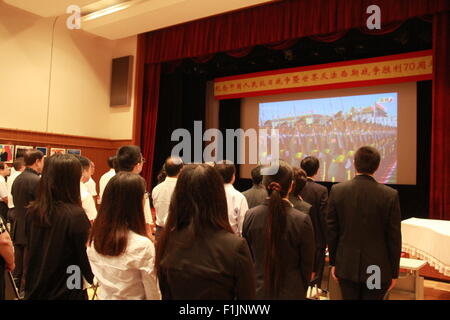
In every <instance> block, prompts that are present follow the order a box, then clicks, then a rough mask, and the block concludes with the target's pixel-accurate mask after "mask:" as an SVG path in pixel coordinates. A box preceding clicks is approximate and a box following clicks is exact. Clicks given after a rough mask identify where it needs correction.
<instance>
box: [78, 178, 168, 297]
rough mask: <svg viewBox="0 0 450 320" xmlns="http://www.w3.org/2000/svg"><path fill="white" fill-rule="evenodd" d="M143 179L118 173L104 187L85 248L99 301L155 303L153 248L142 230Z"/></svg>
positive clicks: (158, 295) (143, 222) (143, 227)
mask: <svg viewBox="0 0 450 320" xmlns="http://www.w3.org/2000/svg"><path fill="white" fill-rule="evenodd" d="M145 188H146V186H145V180H144V178H142V177H141V176H140V175H138V174H136V173H131V172H119V173H118V174H117V175H115V176H114V177H113V178H112V179H111V180H110V181H109V182H108V184H107V185H106V188H105V192H104V193H103V199H102V204H101V207H100V210H99V213H98V216H97V219H95V221H94V224H93V226H92V230H91V234H90V237H89V246H88V249H87V252H88V256H89V261H90V262H91V266H92V271H93V272H94V274H95V276H96V278H97V279H98V282H99V284H100V289H99V298H100V299H102V300H144V299H145V300H150V299H152V300H155V299H160V293H159V289H158V285H157V280H156V273H155V272H154V264H155V248H154V246H153V243H152V242H151V240H150V239H149V238H148V235H147V231H146V229H145V216H144V205H145Z"/></svg>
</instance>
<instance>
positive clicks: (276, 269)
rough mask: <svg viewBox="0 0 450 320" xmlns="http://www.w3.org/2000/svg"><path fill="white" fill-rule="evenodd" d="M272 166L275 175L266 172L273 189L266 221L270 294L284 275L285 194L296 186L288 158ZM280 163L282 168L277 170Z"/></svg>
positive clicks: (265, 181)
mask: <svg viewBox="0 0 450 320" xmlns="http://www.w3.org/2000/svg"><path fill="white" fill-rule="evenodd" d="M272 166H275V168H269V169H270V171H269V172H276V174H274V175H264V177H263V184H264V186H265V187H266V188H267V191H268V193H269V197H270V199H269V214H268V215H267V220H266V225H265V232H264V237H265V239H264V240H265V264H264V292H265V294H266V295H267V297H273V296H274V295H275V294H276V293H277V292H278V289H279V286H280V283H281V282H282V279H283V277H284V268H285V264H284V263H283V259H284V257H283V256H282V255H280V253H281V252H282V250H281V240H282V238H283V235H284V233H285V230H286V220H287V218H286V215H287V213H286V204H287V202H285V200H283V198H285V197H286V196H287V195H288V193H289V191H290V189H291V186H292V179H293V171H292V167H291V166H290V165H289V164H288V163H287V162H285V161H282V160H280V161H278V162H276V163H274V164H272ZM276 166H278V170H276V169H277V168H276Z"/></svg>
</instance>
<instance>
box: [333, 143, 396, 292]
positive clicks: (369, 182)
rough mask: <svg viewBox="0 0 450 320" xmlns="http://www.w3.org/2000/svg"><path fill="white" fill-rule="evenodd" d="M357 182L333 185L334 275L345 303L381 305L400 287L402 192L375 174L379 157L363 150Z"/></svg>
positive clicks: (373, 151)
mask: <svg viewBox="0 0 450 320" xmlns="http://www.w3.org/2000/svg"><path fill="white" fill-rule="evenodd" d="M354 164H355V168H356V172H357V175H356V177H355V178H353V180H350V181H346V182H343V183H339V184H337V185H334V186H333V188H332V189H331V193H330V198H329V200H328V209H327V226H328V235H327V238H328V247H329V251H330V265H331V266H333V267H332V269H331V273H332V276H333V277H334V278H335V279H336V280H338V281H339V285H340V287H341V292H342V297H343V299H349V300H354V299H362V300H380V299H383V297H384V296H385V294H386V292H387V291H389V290H391V289H392V288H393V287H394V286H395V283H396V279H397V278H398V273H399V264H400V254H401V231H400V223H401V214H400V204H399V198H398V192H397V191H396V190H394V189H392V188H390V187H387V186H385V185H383V184H380V183H378V182H377V181H376V180H375V179H374V178H373V174H374V173H375V171H376V170H377V169H378V166H379V164H380V154H379V153H378V151H377V150H376V149H375V148H373V147H361V148H360V149H359V150H358V151H357V152H356V154H355V160H354Z"/></svg>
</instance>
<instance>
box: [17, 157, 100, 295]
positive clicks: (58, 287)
mask: <svg viewBox="0 0 450 320" xmlns="http://www.w3.org/2000/svg"><path fill="white" fill-rule="evenodd" d="M80 179H81V163H80V161H79V160H78V159H77V158H75V156H73V155H68V154H55V155H53V156H51V157H49V158H47V159H46V161H45V164H44V170H43V172H42V177H41V180H40V181H39V187H38V194H37V199H36V201H34V202H32V203H31V205H30V208H29V209H28V211H27V218H26V219H27V220H26V234H27V236H28V237H27V238H28V239H27V240H28V245H27V250H28V260H27V261H28V267H27V271H26V281H25V299H45V300H53V299H63V300H79V299H87V293H86V290H84V289H83V283H84V281H83V279H85V280H87V281H88V282H89V283H92V280H93V278H94V275H93V274H92V271H91V266H90V265H89V260H88V257H87V254H86V242H87V240H88V235H89V229H90V226H91V225H90V223H89V220H88V218H87V216H86V213H85V212H84V210H83V208H82V207H81V199H80Z"/></svg>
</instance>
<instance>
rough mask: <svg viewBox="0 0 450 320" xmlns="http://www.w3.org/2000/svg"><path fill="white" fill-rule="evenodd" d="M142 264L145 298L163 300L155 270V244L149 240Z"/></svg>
mask: <svg viewBox="0 0 450 320" xmlns="http://www.w3.org/2000/svg"><path fill="white" fill-rule="evenodd" d="M141 261H142V265H141V267H140V268H139V269H140V272H141V277H142V283H143V285H144V291H145V298H146V299H147V300H161V293H160V291H159V286H158V278H157V276H156V270H155V246H154V245H153V242H151V241H149V243H148V245H147V246H146V248H145V250H144V255H143V257H142V260H141Z"/></svg>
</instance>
